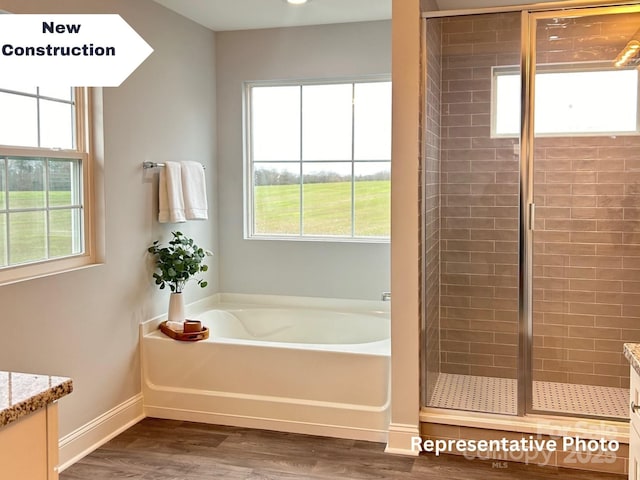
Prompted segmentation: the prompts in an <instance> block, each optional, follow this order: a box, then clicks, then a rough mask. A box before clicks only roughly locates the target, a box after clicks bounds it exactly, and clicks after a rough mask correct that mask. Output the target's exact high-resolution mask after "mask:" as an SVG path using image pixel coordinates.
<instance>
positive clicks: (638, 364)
mask: <svg viewBox="0 0 640 480" xmlns="http://www.w3.org/2000/svg"><path fill="white" fill-rule="evenodd" d="M624 356H625V357H627V360H629V363H630V364H631V366H632V367H633V369H634V370H635V371H636V372H638V375H640V343H625V344H624Z"/></svg>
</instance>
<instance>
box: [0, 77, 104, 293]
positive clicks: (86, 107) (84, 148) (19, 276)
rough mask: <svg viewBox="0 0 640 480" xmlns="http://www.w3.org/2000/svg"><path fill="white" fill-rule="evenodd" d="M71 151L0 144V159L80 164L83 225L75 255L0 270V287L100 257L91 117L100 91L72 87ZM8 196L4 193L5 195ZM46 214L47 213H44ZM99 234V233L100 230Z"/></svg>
mask: <svg viewBox="0 0 640 480" xmlns="http://www.w3.org/2000/svg"><path fill="white" fill-rule="evenodd" d="M74 102H75V112H74V113H75V118H74V121H75V124H74V132H73V133H74V138H75V148H73V149H59V148H43V147H24V146H10V145H0V157H3V158H10V157H14V158H15V157H26V158H42V159H48V158H51V159H72V160H79V161H80V177H81V185H80V189H81V191H80V195H81V205H82V206H81V209H80V210H81V216H82V222H83V230H82V238H81V241H82V247H83V248H82V251H81V252H80V253H78V254H72V255H68V256H62V257H55V258H48V259H41V260H35V261H32V262H26V263H21V264H14V265H7V266H3V267H0V285H6V284H11V283H16V282H20V281H24V280H29V279H33V278H39V277H43V276H47V275H53V274H57V273H62V272H67V271H71V270H77V269H80V268H85V267H88V266H91V265H94V264H97V263H98V262H100V260H101V258H100V257H101V255H100V254H99V251H100V250H101V249H100V248H98V245H97V243H96V238H97V233H99V232H98V229H100V227H99V225H97V222H96V217H97V215H96V210H97V206H96V202H95V190H96V185H95V183H94V182H95V180H96V176H95V172H94V170H95V168H94V163H95V155H94V153H95V152H94V146H95V143H96V139H95V138H94V133H95V130H96V127H98V126H99V122H98V121H97V119H96V118H95V117H94V108H95V104H96V103H97V104H99V105H101V92H98V91H97V89H94V88H88V87H74ZM7 193H8V192H7ZM45 211H48V210H45ZM100 231H103V227H102V229H101V230H100Z"/></svg>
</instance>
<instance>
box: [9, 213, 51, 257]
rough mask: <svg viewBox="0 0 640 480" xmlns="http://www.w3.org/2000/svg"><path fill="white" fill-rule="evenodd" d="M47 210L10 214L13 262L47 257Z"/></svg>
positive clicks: (10, 242) (10, 239)
mask: <svg viewBox="0 0 640 480" xmlns="http://www.w3.org/2000/svg"><path fill="white" fill-rule="evenodd" d="M46 215H47V212H45V211H41V212H17V213H10V214H9V261H10V262H11V264H16V263H25V262H33V261H36V260H44V259H46V257H47V227H46Z"/></svg>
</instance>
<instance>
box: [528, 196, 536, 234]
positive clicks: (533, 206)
mask: <svg viewBox="0 0 640 480" xmlns="http://www.w3.org/2000/svg"><path fill="white" fill-rule="evenodd" d="M535 224H536V204H535V203H530V204H529V230H533V229H534V227H535Z"/></svg>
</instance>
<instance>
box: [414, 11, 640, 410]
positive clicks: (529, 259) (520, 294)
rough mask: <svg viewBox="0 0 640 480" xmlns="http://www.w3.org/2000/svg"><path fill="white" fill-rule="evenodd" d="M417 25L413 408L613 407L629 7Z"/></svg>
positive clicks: (636, 333)
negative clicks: (418, 190) (418, 311)
mask: <svg viewBox="0 0 640 480" xmlns="http://www.w3.org/2000/svg"><path fill="white" fill-rule="evenodd" d="M424 22H425V23H424V33H425V35H424V39H425V44H426V49H425V53H426V54H425V78H424V81H425V105H424V132H423V138H424V142H423V143H424V150H423V165H422V167H423V168H422V171H423V179H422V190H423V194H422V215H423V222H422V225H423V235H422V247H423V248H422V286H423V294H422V305H423V320H422V345H423V349H422V352H423V355H422V363H423V365H422V377H423V378H422V404H423V405H424V406H426V407H436V408H446V409H457V410H470V411H477V412H490V413H500V414H510V415H524V414H527V413H553V414H561V415H578V416H587V417H598V418H609V419H623V418H626V417H627V416H628V414H627V404H626V403H627V398H628V387H629V367H628V363H627V362H626V360H625V359H624V357H623V354H622V348H623V343H624V342H638V341H640V121H639V118H640V108H639V104H640V97H639V94H638V92H639V88H640V81H639V73H638V64H639V62H640V6H638V5H628V6H624V5H622V6H610V7H590V8H575V7H574V8H569V9H567V8H564V9H562V10H554V9H549V10H536V11H510V12H500V13H486V14H472V13H470V14H465V15H459V14H457V15H446V14H440V16H431V17H430V18H426V19H425V20H424Z"/></svg>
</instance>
